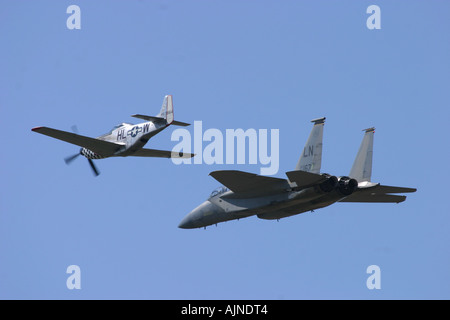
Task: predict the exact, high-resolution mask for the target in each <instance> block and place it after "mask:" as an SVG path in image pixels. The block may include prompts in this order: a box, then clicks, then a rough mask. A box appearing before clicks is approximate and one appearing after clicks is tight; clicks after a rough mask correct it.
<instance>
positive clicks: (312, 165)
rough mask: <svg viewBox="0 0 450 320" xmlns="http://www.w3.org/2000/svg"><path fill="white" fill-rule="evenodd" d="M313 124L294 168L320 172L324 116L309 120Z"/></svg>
mask: <svg viewBox="0 0 450 320" xmlns="http://www.w3.org/2000/svg"><path fill="white" fill-rule="evenodd" d="M311 122H313V123H314V126H313V128H312V130H311V133H310V134H309V138H308V141H307V142H306V145H305V148H304V149H303V153H302V155H301V156H300V159H298V162H297V165H296V166H295V170H302V171H307V172H311V173H320V167H321V165H322V140H323V126H324V124H325V117H323V118H318V119H314V120H311Z"/></svg>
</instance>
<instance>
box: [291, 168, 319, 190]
mask: <svg viewBox="0 0 450 320" xmlns="http://www.w3.org/2000/svg"><path fill="white" fill-rule="evenodd" d="M286 175H287V176H288V178H289V181H291V182H295V183H296V184H297V187H298V188H306V187H309V186H312V185H315V184H319V183H321V182H324V181H325V180H326V177H324V176H322V175H320V174H316V173H311V172H306V171H301V170H295V171H289V172H286Z"/></svg>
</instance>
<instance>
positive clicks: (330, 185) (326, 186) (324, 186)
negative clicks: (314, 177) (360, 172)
mask: <svg viewBox="0 0 450 320" xmlns="http://www.w3.org/2000/svg"><path fill="white" fill-rule="evenodd" d="M337 185H338V178H336V177H335V176H330V175H327V180H325V181H324V182H322V183H321V184H320V185H319V187H320V190H322V191H323V192H331V191H332V190H334V188H336V186H337Z"/></svg>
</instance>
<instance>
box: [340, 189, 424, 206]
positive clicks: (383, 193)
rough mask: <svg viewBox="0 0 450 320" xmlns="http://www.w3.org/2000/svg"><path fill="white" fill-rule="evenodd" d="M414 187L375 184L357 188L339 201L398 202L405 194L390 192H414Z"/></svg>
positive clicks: (401, 200)
mask: <svg viewBox="0 0 450 320" xmlns="http://www.w3.org/2000/svg"><path fill="white" fill-rule="evenodd" d="M416 191H417V189H415V188H404V187H391V186H383V185H377V186H375V187H371V188H363V189H358V190H356V191H355V192H354V193H352V194H351V195H350V196H348V197H346V198H344V199H342V200H340V202H384V203H393V202H395V203H399V202H403V201H405V200H406V196H400V195H394V194H390V193H408V192H416Z"/></svg>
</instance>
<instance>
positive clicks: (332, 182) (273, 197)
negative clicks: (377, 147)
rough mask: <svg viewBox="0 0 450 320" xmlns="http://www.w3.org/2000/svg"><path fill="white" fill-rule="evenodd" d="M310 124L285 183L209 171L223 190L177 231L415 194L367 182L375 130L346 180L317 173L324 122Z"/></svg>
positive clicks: (367, 131)
mask: <svg viewBox="0 0 450 320" xmlns="http://www.w3.org/2000/svg"><path fill="white" fill-rule="evenodd" d="M311 122H313V123H314V126H313V128H312V131H311V134H310V136H309V138H308V141H307V142H306V146H305V148H304V149H303V153H302V154H301V156H300V159H299V160H298V163H297V165H296V167H295V170H293V171H289V172H286V175H287V177H288V179H280V178H275V177H268V176H260V175H257V174H253V173H248V172H242V171H237V170H221V171H214V172H211V173H210V175H211V176H212V177H213V178H214V179H216V180H217V181H219V182H220V183H222V184H223V186H222V187H220V188H218V189H216V190H214V191H213V192H212V193H211V195H210V197H209V198H208V200H207V201H205V202H203V203H202V204H201V205H199V206H198V207H197V208H195V209H194V210H193V211H192V212H191V213H189V214H188V215H187V216H186V217H185V218H184V219H183V220H182V221H181V222H180V224H179V227H180V228H183V229H193V228H200V227H206V226H209V225H212V224H217V223H219V222H224V221H228V220H234V219H241V218H245V217H249V216H253V215H256V216H257V217H258V218H260V219H268V220H270V219H280V218H285V217H289V216H292V215H296V214H299V213H303V212H306V211H313V210H316V209H320V208H324V207H327V206H329V205H331V204H333V203H335V202H377V203H380V202H381V203H399V202H402V201H405V199H406V196H404V195H396V193H408V192H415V191H416V189H414V188H404V187H391V186H385V185H381V184H380V183H374V182H371V181H370V178H371V175H372V153H373V136H374V132H375V128H368V129H365V130H363V131H364V132H365V134H364V138H363V140H362V143H361V146H360V148H359V151H358V153H357V155H356V159H355V161H354V163H353V167H352V168H351V170H350V173H349V175H348V176H333V175H330V174H327V173H320V168H321V162H322V140H323V139H322V138H323V127H324V124H325V118H319V119H314V120H312V121H311Z"/></svg>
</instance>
